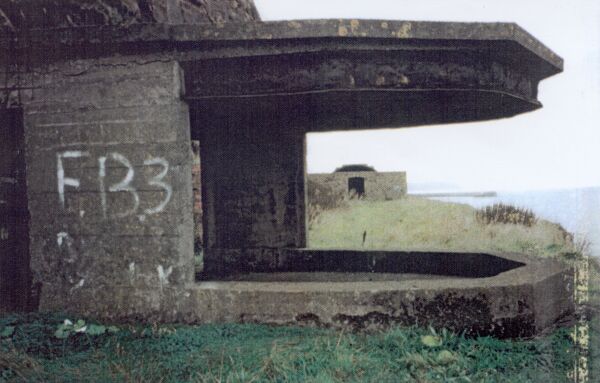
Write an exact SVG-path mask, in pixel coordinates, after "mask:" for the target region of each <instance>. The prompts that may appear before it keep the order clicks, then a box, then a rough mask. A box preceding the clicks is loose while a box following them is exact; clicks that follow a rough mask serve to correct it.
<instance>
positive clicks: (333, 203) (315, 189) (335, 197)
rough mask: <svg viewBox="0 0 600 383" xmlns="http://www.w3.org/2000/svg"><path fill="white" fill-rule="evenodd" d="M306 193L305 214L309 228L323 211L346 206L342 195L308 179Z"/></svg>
mask: <svg viewBox="0 0 600 383" xmlns="http://www.w3.org/2000/svg"><path fill="white" fill-rule="evenodd" d="M306 194H307V199H308V206H307V209H306V214H307V220H308V228H309V229H311V228H312V227H313V225H314V224H315V223H316V222H317V221H318V220H319V217H320V215H321V213H322V212H323V211H325V210H331V209H336V208H339V207H343V206H346V202H347V201H346V200H345V199H344V196H343V195H340V194H339V193H336V192H335V191H334V190H333V189H332V188H330V187H329V186H327V185H323V184H320V183H318V182H315V181H312V180H310V179H309V180H307V182H306Z"/></svg>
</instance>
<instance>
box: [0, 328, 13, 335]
mask: <svg viewBox="0 0 600 383" xmlns="http://www.w3.org/2000/svg"><path fill="white" fill-rule="evenodd" d="M14 332H15V327H14V326H4V328H3V329H2V332H0V338H6V337H9V336H11V335H12V334H13V333H14Z"/></svg>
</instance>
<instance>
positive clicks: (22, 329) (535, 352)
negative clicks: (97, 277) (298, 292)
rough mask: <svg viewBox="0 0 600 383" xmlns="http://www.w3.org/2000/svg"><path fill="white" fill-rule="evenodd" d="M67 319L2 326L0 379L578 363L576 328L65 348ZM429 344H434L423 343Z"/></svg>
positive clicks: (533, 375) (407, 376)
mask: <svg viewBox="0 0 600 383" xmlns="http://www.w3.org/2000/svg"><path fill="white" fill-rule="evenodd" d="M63 319H64V317H62V316H61V315H59V314H53V315H41V314H35V315H28V316H7V317H4V318H2V319H0V330H1V329H2V328H3V327H4V326H6V325H10V326H14V328H15V330H14V332H13V334H12V335H11V336H10V337H5V338H2V339H1V340H0V352H1V354H0V376H2V377H4V379H5V380H6V381H41V382H188V381H189V382H250V381H253V382H566V381H568V380H567V377H566V376H567V373H568V371H569V370H570V368H571V367H572V365H573V362H574V358H575V353H574V351H573V343H572V341H571V338H570V336H569V330H568V329H561V330H559V331H556V332H555V333H554V334H552V335H551V336H549V337H545V338H541V339H534V340H528V341H523V340H521V341H511V340H498V339H494V338H489V337H482V338H478V339H468V338H464V337H462V336H458V335H455V334H451V333H448V332H445V331H439V332H438V333H434V332H432V330H427V329H421V328H404V329H402V328H396V329H392V330H390V331H387V332H383V333H376V334H371V335H366V334H348V333H344V332H336V331H333V330H323V329H309V328H290V327H269V326H261V325H210V326H167V325H165V326H161V327H158V326H146V327H144V326H131V327H123V326H122V327H121V330H120V331H119V332H118V333H116V334H113V335H108V334H105V335H101V336H97V337H88V336H86V335H85V334H78V335H76V336H72V337H71V338H69V339H67V340H66V341H63V340H60V339H57V338H55V337H54V336H53V335H52V334H53V332H54V331H55V329H56V327H57V326H58V325H59V324H60V323H61V322H62V320H63ZM71 319H73V318H71ZM424 336H430V339H429V340H431V339H433V340H435V341H434V342H433V344H430V342H424V339H423V337H424ZM431 337H433V338H431ZM427 344H430V345H429V346H428V345H427ZM1 380H2V378H0V381H1Z"/></svg>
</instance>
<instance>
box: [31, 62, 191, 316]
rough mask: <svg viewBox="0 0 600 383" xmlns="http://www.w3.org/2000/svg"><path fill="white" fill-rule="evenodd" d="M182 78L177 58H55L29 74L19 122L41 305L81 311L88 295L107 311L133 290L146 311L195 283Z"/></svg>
mask: <svg viewBox="0 0 600 383" xmlns="http://www.w3.org/2000/svg"><path fill="white" fill-rule="evenodd" d="M181 77H182V76H181V69H180V67H179V65H178V64H177V63H176V62H173V61H166V62H163V61H143V60H142V59H139V58H138V59H136V58H135V57H132V58H128V59H125V58H123V59H111V60H90V61H81V62H70V63H66V64H61V65H60V66H58V67H57V68H56V70H50V71H48V72H47V73H46V74H45V75H43V76H41V77H40V78H39V79H37V80H36V84H37V85H38V86H39V87H38V88H37V89H35V91H34V92H33V96H32V98H31V99H29V100H27V101H26V102H25V104H24V125H25V136H26V148H27V155H26V158H27V184H28V199H29V210H30V212H31V230H30V233H31V234H30V239H31V266H32V271H33V275H34V280H35V282H39V283H41V284H42V292H41V302H40V305H41V307H40V308H41V309H42V310H44V309H59V310H77V311H78V312H86V309H87V308H88V306H89V305H90V303H89V302H90V301H93V303H94V306H95V307H93V310H94V311H96V312H100V311H102V307H106V308H107V309H108V308H109V307H110V308H111V310H112V312H114V313H115V314H116V313H117V312H118V306H119V305H124V306H127V307H129V309H128V310H134V311H135V310H136V309H134V308H133V307H135V306H136V305H137V304H135V303H131V302H132V301H133V300H135V299H139V300H140V302H144V303H140V305H141V306H142V307H141V308H139V307H138V309H137V311H138V312H144V311H151V310H156V308H157V307H159V305H160V302H161V299H165V298H164V295H163V293H165V292H166V291H167V290H168V289H169V288H170V287H179V286H183V285H186V284H188V283H190V282H192V281H193V279H194V269H193V216H192V185H191V176H192V170H191V141H190V128H189V111H188V107H187V104H186V103H185V102H183V101H181V98H180V97H181V94H182V92H183V86H182V82H181ZM128 287H129V288H130V291H131V294H130V295H128V296H115V293H114V291H126V289H127V288H128ZM113 288H114V289H113ZM136 297H138V298H136ZM126 302H129V303H126ZM115 305H116V306H117V307H116V308H115V307H114V306H115ZM111 306H112V307H111ZM120 314H121V315H122V314H123V313H122V312H121V313H120Z"/></svg>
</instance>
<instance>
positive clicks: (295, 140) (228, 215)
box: [193, 101, 306, 274]
mask: <svg viewBox="0 0 600 383" xmlns="http://www.w3.org/2000/svg"><path fill="white" fill-rule="evenodd" d="M286 115H287V111H286V110H279V111H274V110H271V109H268V108H263V107H262V106H261V105H257V104H252V106H250V105H248V106H247V107H246V106H244V105H242V104H241V103H237V102H235V101H234V102H231V104H230V105H229V106H222V107H218V106H216V105H211V106H205V108H203V106H199V107H198V108H197V110H196V117H197V118H195V123H194V124H195V125H194V126H193V129H194V130H195V133H197V134H199V136H200V155H201V157H202V190H203V209H204V235H205V236H204V239H205V258H204V265H205V270H206V271H207V272H208V273H209V274H210V273H217V274H219V273H221V272H230V271H234V272H235V271H249V270H260V269H261V267H260V265H259V264H260V263H261V262H263V261H264V262H266V263H269V264H270V263H272V262H274V259H273V257H272V252H273V251H278V250H279V249H283V248H302V247H305V246H306V232H305V230H306V229H305V215H304V214H305V212H304V207H305V197H304V178H305V174H304V173H305V134H304V131H303V130H301V129H294V128H293V127H292V126H290V120H289V119H288V117H287V116H286ZM223 265H227V266H226V269H227V270H224V269H222V266H223ZM272 266H273V265H269V266H266V269H269V268H271V267H272Z"/></svg>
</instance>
